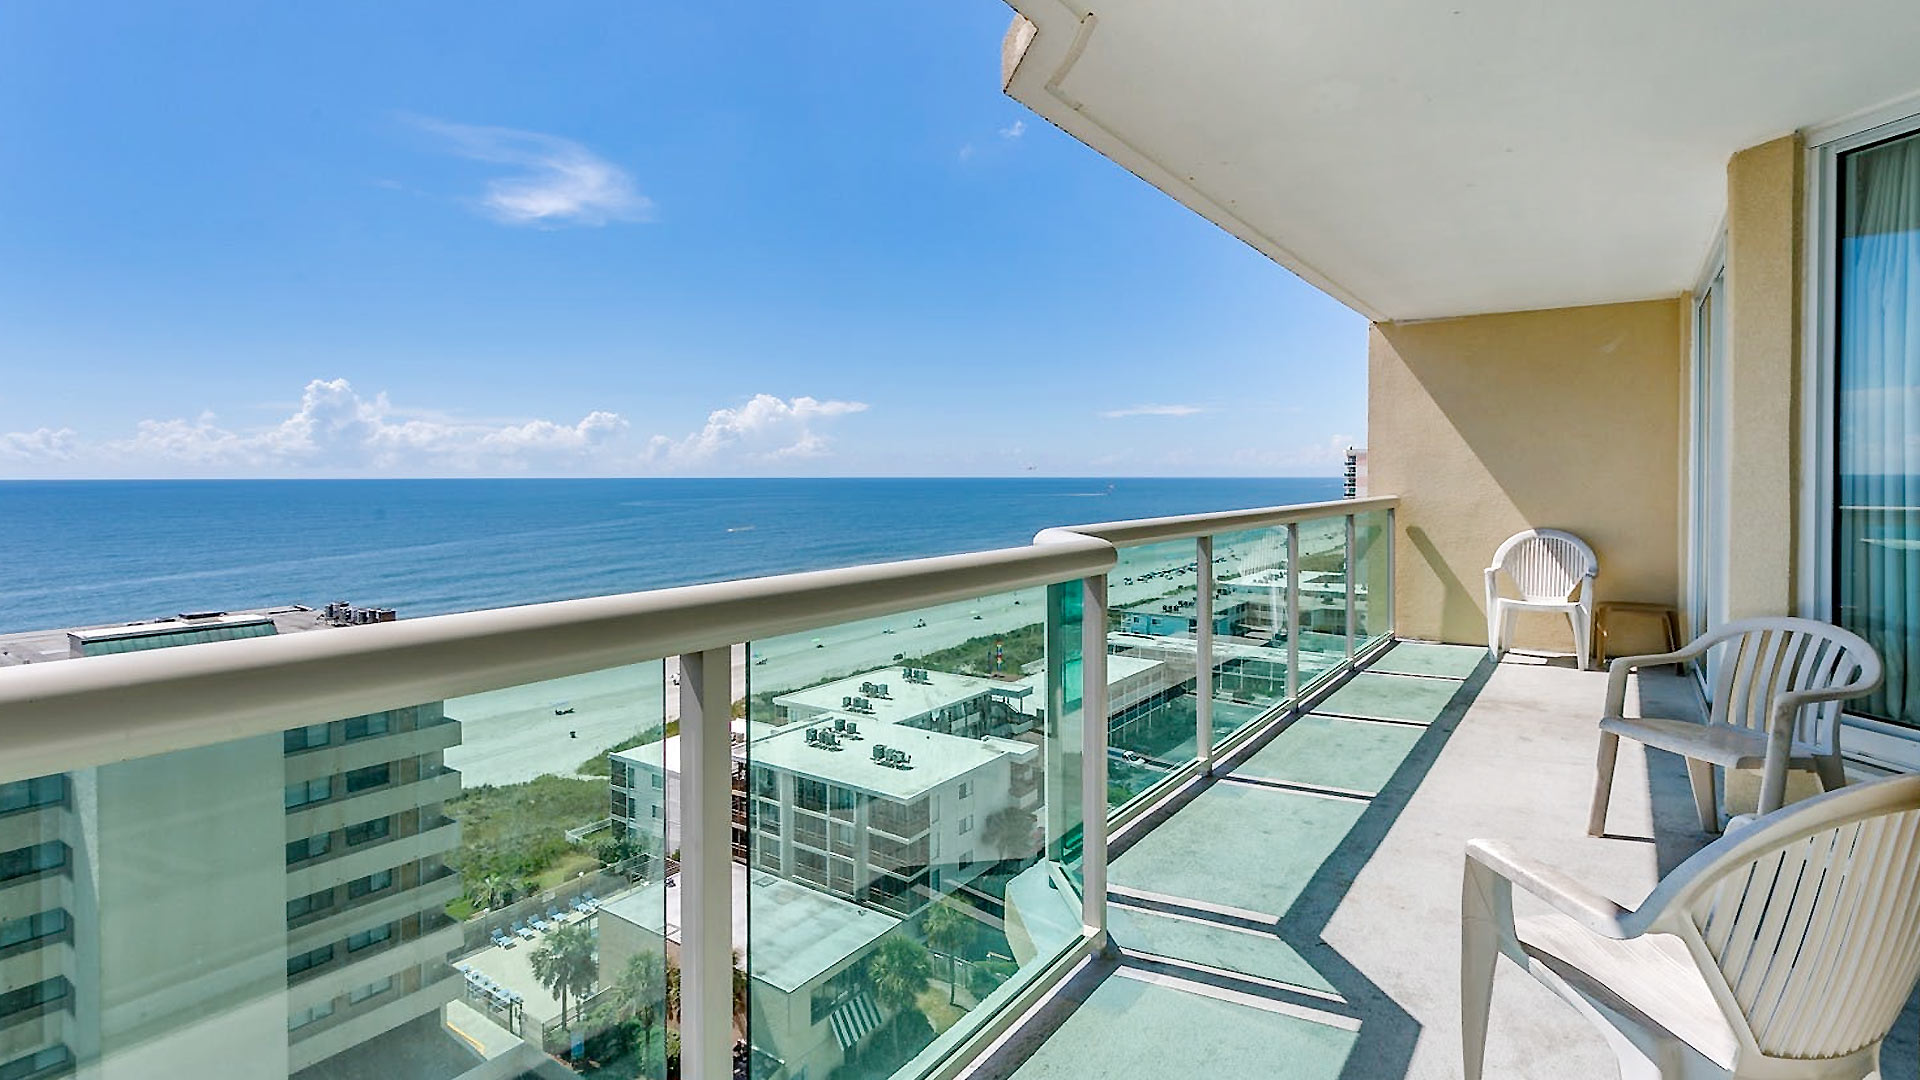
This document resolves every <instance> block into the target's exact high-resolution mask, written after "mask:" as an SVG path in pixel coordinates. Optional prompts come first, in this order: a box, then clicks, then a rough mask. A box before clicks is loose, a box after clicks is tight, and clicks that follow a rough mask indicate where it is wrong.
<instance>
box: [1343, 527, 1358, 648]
mask: <svg viewBox="0 0 1920 1080" xmlns="http://www.w3.org/2000/svg"><path fill="white" fill-rule="evenodd" d="M1346 563H1347V659H1348V660H1349V661H1351V660H1352V659H1353V653H1354V647H1353V643H1354V637H1355V635H1356V633H1357V628H1358V627H1359V625H1360V612H1359V611H1358V610H1357V609H1356V608H1355V607H1354V604H1353V515H1352V514H1348V515H1347V559H1346Z"/></svg>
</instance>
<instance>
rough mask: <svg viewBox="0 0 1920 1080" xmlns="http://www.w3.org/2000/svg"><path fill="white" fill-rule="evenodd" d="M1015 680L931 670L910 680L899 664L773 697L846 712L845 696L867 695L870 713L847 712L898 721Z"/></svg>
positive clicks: (778, 702)
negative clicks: (875, 687) (873, 690)
mask: <svg viewBox="0 0 1920 1080" xmlns="http://www.w3.org/2000/svg"><path fill="white" fill-rule="evenodd" d="M861 683H884V684H885V685H886V687H887V696H886V697H879V696H876V695H874V694H870V693H867V692H865V691H863V690H861V689H860V684H861ZM1013 685H1014V684H1011V683H1007V682H1002V681H1000V680H999V679H984V678H981V677H979V676H977V675H955V674H953V673H952V672H947V671H928V672H927V673H926V681H925V682H908V681H907V679H906V677H905V676H903V675H902V674H901V668H899V667H887V668H881V669H879V670H877V671H869V672H865V673H863V674H859V675H849V676H847V677H846V678H844V679H835V680H834V681H832V682H829V683H821V684H820V685H819V686H810V687H808V688H807V689H805V690H795V691H793V692H792V693H789V694H781V695H780V696H778V697H776V698H774V699H773V703H774V704H775V705H780V706H788V707H791V706H794V705H800V706H804V707H806V708H809V709H831V710H834V711H836V712H845V708H844V700H845V699H846V698H850V697H863V698H866V699H867V700H868V701H869V702H871V703H872V705H873V711H872V712H871V713H864V712H862V713H853V712H845V715H847V716H850V717H855V718H857V719H858V720H859V721H860V722H861V726H863V727H864V726H865V725H866V723H867V721H869V720H873V721H878V722H880V723H887V724H897V723H902V722H905V721H908V720H912V719H913V718H915V717H918V716H925V715H926V714H928V713H930V712H934V711H936V710H938V709H944V708H947V707H948V706H951V705H958V704H960V703H961V702H965V701H971V700H973V699H974V698H977V697H979V696H981V695H982V694H988V693H992V692H994V691H996V690H997V691H1000V692H1002V693H1006V692H1008V691H1009V690H1011V689H1012V687H1013Z"/></svg>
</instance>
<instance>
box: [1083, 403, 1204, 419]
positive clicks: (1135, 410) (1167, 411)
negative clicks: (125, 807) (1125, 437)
mask: <svg viewBox="0 0 1920 1080" xmlns="http://www.w3.org/2000/svg"><path fill="white" fill-rule="evenodd" d="M1206 411H1207V410H1206V409H1205V408H1204V407H1202V406H1199V405H1133V406H1129V407H1127V408H1124V409H1108V410H1107V411H1106V412H1103V413H1101V414H1100V415H1101V416H1102V417H1103V418H1105V419H1108V420H1124V419H1126V418H1127V417H1130V416H1195V415H1198V414H1199V413H1203V412H1206Z"/></svg>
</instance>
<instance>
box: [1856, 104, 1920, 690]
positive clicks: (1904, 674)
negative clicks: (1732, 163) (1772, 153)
mask: <svg viewBox="0 0 1920 1080" xmlns="http://www.w3.org/2000/svg"><path fill="white" fill-rule="evenodd" d="M1840 186H1841V198H1842V200H1843V201H1842V206H1841V223H1840V224H1841V230H1840V252H1839V270H1840V276H1839V343H1838V344H1839V354H1840V355H1839V371H1838V380H1839V386H1838V389H1839V397H1840V408H1839V417H1838V420H1839V423H1838V435H1839V472H1840V476H1839V487H1838V493H1839V503H1840V512H1839V520H1838V525H1837V536H1836V537H1835V557H1836V560H1837V562H1838V567H1837V580H1836V582H1835V584H1836V586H1837V588H1836V592H1837V596H1836V598H1835V601H1836V605H1835V606H1836V609H1837V610H1836V616H1837V618H1838V621H1839V622H1840V623H1841V624H1842V625H1844V626H1846V627H1847V628H1848V629H1850V630H1852V631H1854V632H1855V633H1857V634H1859V635H1860V636H1862V637H1864V638H1866V639H1867V640H1868V641H1869V642H1871V643H1872V644H1873V646H1874V648H1876V649H1878V650H1879V651H1880V655H1881V657H1882V658H1883V659H1884V660H1885V661H1886V666H1887V680H1886V683H1885V684H1884V685H1883V686H1882V687H1881V689H1880V690H1879V691H1878V692H1877V693H1875V694H1874V695H1873V696H1872V697H1871V698H1869V699H1867V700H1865V701H1863V702H1856V703H1855V704H1854V706H1853V708H1854V709H1855V710H1857V711H1860V712H1863V713H1866V714H1868V715H1872V716H1877V717H1880V718H1881V719H1885V720H1890V721H1893V722H1896V723H1901V724H1908V725H1915V726H1920V641H1916V639H1915V630H1916V628H1920V135H1915V136H1909V137H1907V138H1904V139H1901V140H1898V141H1895V142H1890V143H1884V144H1882V145H1879V146H1875V147H1871V148H1868V149H1864V150H1857V151H1854V152H1853V153H1851V154H1848V155H1847V156H1846V157H1844V158H1842V159H1841V185H1840Z"/></svg>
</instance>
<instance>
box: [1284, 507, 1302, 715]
mask: <svg viewBox="0 0 1920 1080" xmlns="http://www.w3.org/2000/svg"><path fill="white" fill-rule="evenodd" d="M1287 701H1288V702H1290V703H1293V704H1298V703H1299V701H1300V526H1299V525H1297V524H1295V523H1293V522H1288V523H1287Z"/></svg>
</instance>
